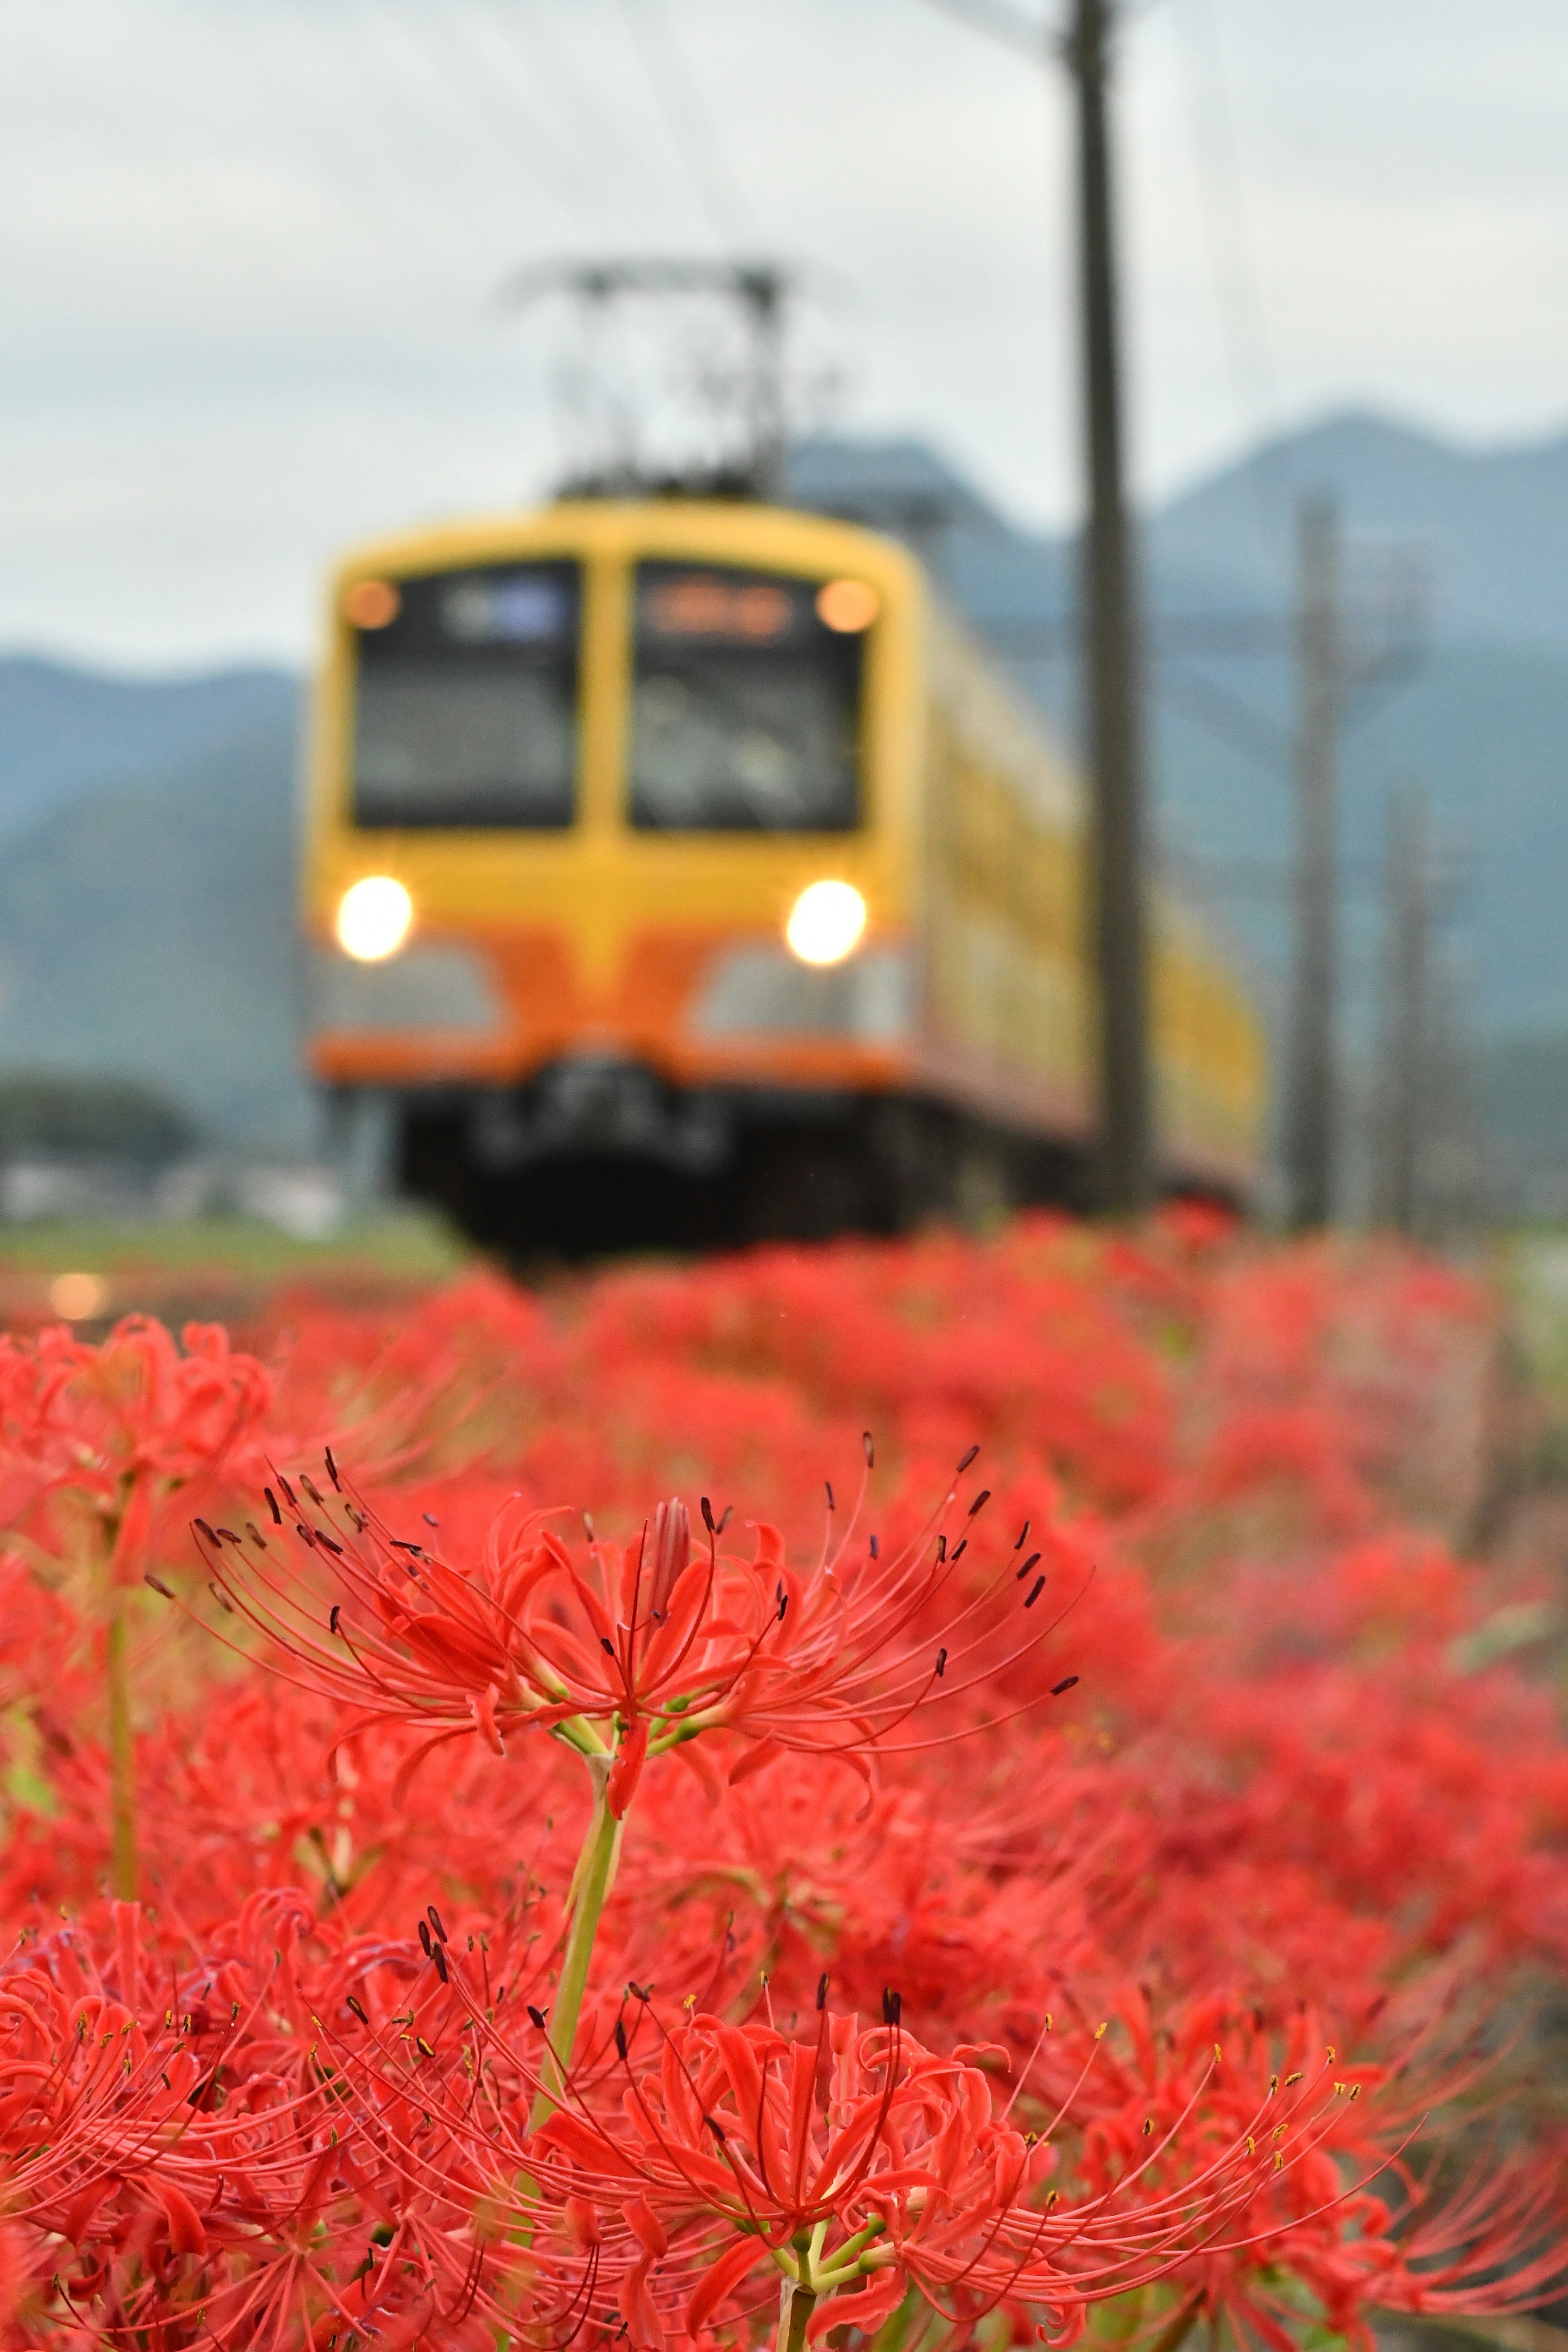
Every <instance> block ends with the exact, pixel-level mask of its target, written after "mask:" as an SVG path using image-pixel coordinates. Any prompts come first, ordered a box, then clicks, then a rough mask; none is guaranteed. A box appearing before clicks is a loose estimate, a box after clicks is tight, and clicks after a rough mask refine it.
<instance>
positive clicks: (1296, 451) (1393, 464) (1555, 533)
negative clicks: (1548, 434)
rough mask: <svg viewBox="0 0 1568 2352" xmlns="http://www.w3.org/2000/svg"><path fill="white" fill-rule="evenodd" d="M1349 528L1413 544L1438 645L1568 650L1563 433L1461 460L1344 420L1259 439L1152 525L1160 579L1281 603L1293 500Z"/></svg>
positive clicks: (1454, 450) (1285, 594)
mask: <svg viewBox="0 0 1568 2352" xmlns="http://www.w3.org/2000/svg"><path fill="white" fill-rule="evenodd" d="M1314 490H1330V491H1332V492H1333V493H1334V494H1335V495H1336V496H1337V497H1338V499H1339V501H1340V505H1341V508H1342V511H1343V514H1344V516H1345V519H1346V521H1347V523H1348V524H1349V525H1350V526H1351V527H1352V530H1356V531H1359V532H1363V533H1380V532H1385V533H1390V534H1394V535H1397V536H1399V537H1405V538H1414V539H1415V540H1417V541H1421V542H1423V543H1424V544H1425V545H1426V548H1427V550H1428V551H1429V555H1430V560H1431V565H1432V571H1433V577H1434V585H1435V589H1436V598H1435V613H1434V618H1435V622H1436V629H1437V632H1438V634H1439V635H1442V636H1445V637H1454V638H1461V639H1478V638H1479V639H1485V640H1488V641H1489V642H1492V643H1497V644H1507V645H1516V646H1523V645H1537V646H1553V647H1555V648H1557V649H1559V650H1563V651H1568V434H1560V435H1557V436H1554V437H1553V438H1552V439H1550V440H1546V441H1540V442H1533V443H1527V444H1525V445H1523V446H1519V447H1513V448H1503V449H1471V448H1464V447H1460V446H1456V445H1455V444H1453V443H1451V442H1447V441H1443V440H1440V439H1438V438H1437V437H1436V436H1435V435H1432V434H1429V433H1423V432H1419V431H1417V430H1415V428H1414V427H1412V426H1410V425H1400V424H1395V423H1394V422H1393V421H1392V420H1391V419H1389V418H1386V417H1382V416H1374V415H1365V414H1361V413H1354V412H1352V413H1351V414H1348V415H1339V416H1331V417H1327V418H1325V419H1324V420H1323V421H1322V422H1321V423H1320V424H1317V425H1310V426H1308V427H1307V428H1306V429H1305V430H1304V431H1300V432H1297V433H1292V434H1288V435H1281V436H1278V437H1277V438H1275V439H1273V440H1270V441H1268V442H1267V443H1265V445H1264V446H1262V447H1261V448H1260V449H1258V450H1257V451H1255V452H1254V453H1253V454H1252V455H1251V456H1249V457H1246V458H1244V459H1243V460H1242V461H1241V463H1240V464H1238V465H1235V466H1230V467H1226V468H1225V469H1224V471H1223V472H1220V473H1217V474H1215V475H1212V476H1210V477H1209V478H1208V479H1207V480H1205V481H1203V482H1199V483H1197V484H1196V485H1195V486H1194V488H1192V489H1190V490H1187V491H1185V492H1184V493H1183V495H1182V496H1181V497H1179V498H1176V499H1172V500H1171V501H1170V502H1169V504H1168V505H1166V506H1164V507H1163V508H1162V509H1160V511H1159V513H1158V514H1157V515H1156V516H1155V517H1154V518H1153V520H1152V526H1151V529H1150V532H1149V541H1150V549H1151V553H1152V562H1153V567H1154V570H1155V572H1156V574H1157V575H1160V576H1163V577H1165V578H1168V579H1177V578H1179V579H1181V580H1183V582H1184V583H1186V584H1188V585H1190V586H1191V587H1193V588H1194V590H1198V591H1200V592H1204V593H1206V594H1208V595H1213V594H1215V593H1230V594H1241V595H1244V596H1246V597H1247V600H1248V601H1256V602H1258V603H1262V604H1283V603H1285V602H1286V601H1287V600H1288V598H1289V592H1290V591H1289V583H1290V568H1291V554H1292V543H1293V541H1292V533H1293V518H1294V512H1295V507H1296V502H1297V500H1298V499H1299V498H1300V496H1301V494H1302V493H1303V492H1304V491H1314Z"/></svg>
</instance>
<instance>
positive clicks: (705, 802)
mask: <svg viewBox="0 0 1568 2352" xmlns="http://www.w3.org/2000/svg"><path fill="white" fill-rule="evenodd" d="M834 584H835V586H836V587H837V589H839V590H843V589H846V588H854V587H858V583H845V582H839V583H834ZM859 594H860V597H861V600H862V602H861V604H860V605H859V606H858V607H856V606H853V605H849V607H848V609H846V601H845V600H841V603H840V604H839V605H837V606H836V605H835V604H834V603H833V601H832V590H830V589H827V588H824V586H823V584H822V583H820V582H818V581H815V580H802V579H799V578H798V577H795V576H793V575H788V574H778V573H773V572H740V571H731V570H730V569H728V568H727V567H725V568H721V567H718V566H714V565H706V564H705V565H700V566H699V565H692V564H683V563H643V564H639V565H638V567H637V595H636V610H637V636H636V648H635V663H634V678H633V698H632V730H631V731H632V741H631V790H630V814H631V821H632V824H634V825H637V826H639V827H642V828H644V829H647V830H651V831H658V832H725V833H842V832H847V831H848V830H849V829H850V828H851V827H853V826H854V825H855V824H858V821H859V802H860V793H859V765H860V762H859V732H860V674H861V666H862V661H861V656H862V647H863V645H864V634H863V633H864V630H865V627H866V625H867V622H868V618H869V616H870V614H871V613H873V612H874V611H875V599H874V597H872V595H871V592H870V591H869V590H868V589H865V588H860V589H859ZM867 599H869V600H870V601H869V604H867V603H866V601H865V600H867ZM825 612H826V614H828V615H830V616H832V617H830V618H825V617H824V614H825ZM846 622H847V623H848V624H849V625H846Z"/></svg>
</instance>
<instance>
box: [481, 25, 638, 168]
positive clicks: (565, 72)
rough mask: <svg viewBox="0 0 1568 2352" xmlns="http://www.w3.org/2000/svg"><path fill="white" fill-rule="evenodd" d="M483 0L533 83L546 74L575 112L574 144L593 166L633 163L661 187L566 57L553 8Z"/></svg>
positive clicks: (495, 28)
mask: <svg viewBox="0 0 1568 2352" xmlns="http://www.w3.org/2000/svg"><path fill="white" fill-rule="evenodd" d="M479 7H480V8H481V9H482V11H483V12H484V14H485V16H486V17H487V18H488V20H489V24H490V26H491V28H492V29H493V31H494V32H495V33H496V35H497V36H498V37H499V38H500V40H501V41H502V42H503V43H504V44H505V45H506V46H507V47H509V48H510V50H511V51H512V52H513V54H514V55H515V56H516V58H517V59H518V62H519V64H520V65H521V67H522V68H523V70H524V71H525V72H527V73H528V74H529V75H530V78H531V80H532V82H533V83H534V84H535V86H537V85H538V84H539V83H540V81H541V80H544V81H547V82H549V83H550V84H551V85H552V90H553V92H554V93H555V94H556V96H557V99H558V100H560V99H563V100H564V101H565V111H566V112H568V113H570V114H571V116H572V117H573V121H574V131H576V133H577V134H578V136H577V140H576V145H577V147H578V148H580V149H583V150H584V151H585V152H587V153H588V154H589V155H590V156H591V157H592V160H593V169H594V171H595V173H598V174H600V175H602V174H603V173H604V170H605V159H606V158H608V159H609V160H610V161H611V163H613V164H619V165H622V166H625V165H626V164H627V163H629V164H630V165H631V166H632V169H633V173H634V174H635V176H636V178H637V182H638V183H639V184H641V185H642V186H643V187H644V188H645V189H647V190H649V191H654V192H657V189H658V172H657V169H656V168H655V167H654V166H653V165H651V164H650V163H649V162H648V158H647V154H646V153H645V152H642V150H641V149H640V148H638V147H636V146H634V145H633V144H632V142H630V141H629V140H628V139H627V137H626V130H625V127H624V125H623V124H622V123H620V122H618V121H615V120H614V118H613V117H612V116H611V115H610V114H609V113H607V112H606V111H605V110H604V109H603V108H602V107H601V106H600V105H599V104H598V103H597V100H596V99H595V96H594V93H593V90H592V89H591V88H590V87H589V86H587V85H585V84H584V81H583V79H582V78H581V77H580V75H579V73H578V70H577V67H576V65H575V63H574V61H572V60H571V59H569V58H568V56H567V54H566V47H565V45H564V43H563V40H562V38H561V36H560V34H559V31H558V30H557V28H556V26H555V25H554V24H553V22H552V12H551V11H550V10H549V9H548V8H546V7H543V6H540V5H534V0H521V5H512V6H510V7H509V6H506V5H503V0H479ZM525 49H526V55H525V54H524V51H525ZM541 68H542V73H541ZM541 94H542V95H543V93H541Z"/></svg>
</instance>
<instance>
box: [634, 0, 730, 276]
mask: <svg viewBox="0 0 1568 2352" xmlns="http://www.w3.org/2000/svg"><path fill="white" fill-rule="evenodd" d="M621 14H622V16H624V17H625V18H626V29H627V31H628V32H629V33H630V35H631V37H632V42H633V45H634V47H636V50H637V62H638V64H639V65H640V66H641V68H642V69H643V74H644V76H645V78H646V79H647V85H648V88H649V89H650V90H651V91H652V92H653V96H654V100H655V103H656V104H657V106H658V110H659V112H660V113H661V115H662V116H663V118H664V123H665V128H666V129H667V131H668V133H669V136H670V141H671V143H672V144H673V146H674V148H675V150H676V152H677V153H678V154H679V157H680V161H681V164H682V166H683V168H684V169H685V172H686V173H687V176H688V177H689V180H690V182H691V186H692V190H693V193H694V194H695V195H696V198H697V202H698V205H699V208H700V210H701V211H702V212H703V213H704V214H705V215H706V216H707V220H708V226H709V227H710V229H711V230H712V231H713V233H714V235H715V236H717V237H718V238H719V239H720V241H721V243H724V244H728V243H729V242H731V239H732V238H733V236H734V235H735V233H736V231H737V230H739V231H740V233H741V235H742V236H743V237H744V238H745V239H746V240H747V241H748V242H751V243H755V241H756V239H757V236H758V228H757V222H756V216H755V215H754V214H753V212H752V207H751V205H749V204H748V202H747V200H746V195H745V192H744V190H743V189H742V186H741V184H740V183H739V181H738V180H737V179H736V177H735V174H734V173H733V171H732V170H731V165H730V159H729V157H728V156H727V155H726V153H725V152H724V146H723V142H722V141H721V138H720V136H719V130H718V125H717V124H716V123H715V121H713V118H712V116H711V114H710V112H709V110H708V107H707V104H706V102H705V100H704V99H703V96H702V93H701V90H700V88H699V87H698V83H697V79H696V77H695V75H694V74H693V73H692V71H691V68H690V66H689V62H688V60H687V58H686V55H685V53H684V51H683V50H682V48H681V47H680V43H679V39H678V37H677V35H676V30H675V26H674V25H673V24H672V23H671V22H670V19H669V17H668V16H667V15H666V13H665V10H664V6H663V0H621Z"/></svg>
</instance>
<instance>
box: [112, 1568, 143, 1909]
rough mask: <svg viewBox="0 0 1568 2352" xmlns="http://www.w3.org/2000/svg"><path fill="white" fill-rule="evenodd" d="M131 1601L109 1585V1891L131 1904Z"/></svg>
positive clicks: (134, 1868)
mask: <svg viewBox="0 0 1568 2352" xmlns="http://www.w3.org/2000/svg"><path fill="white" fill-rule="evenodd" d="M130 1598H131V1597H130V1595H129V1593H128V1592H127V1591H126V1590H125V1588H124V1586H123V1585H121V1584H112V1583H111V1584H110V1587H109V1592H108V1612H109V1624H108V1632H107V1636H106V1639H105V1643H104V1676H105V1680H106V1681H107V1683H108V1685H109V1890H110V1894H111V1895H114V1896H115V1897H116V1898H117V1899H118V1900H119V1901H121V1902H122V1903H134V1902H135V1900H136V1895H137V1885H138V1880H139V1878H140V1871H139V1869H138V1865H137V1859H136V1735H135V1732H134V1731H133V1729H132V1722H131V1627H130V1623H129V1616H130Z"/></svg>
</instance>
